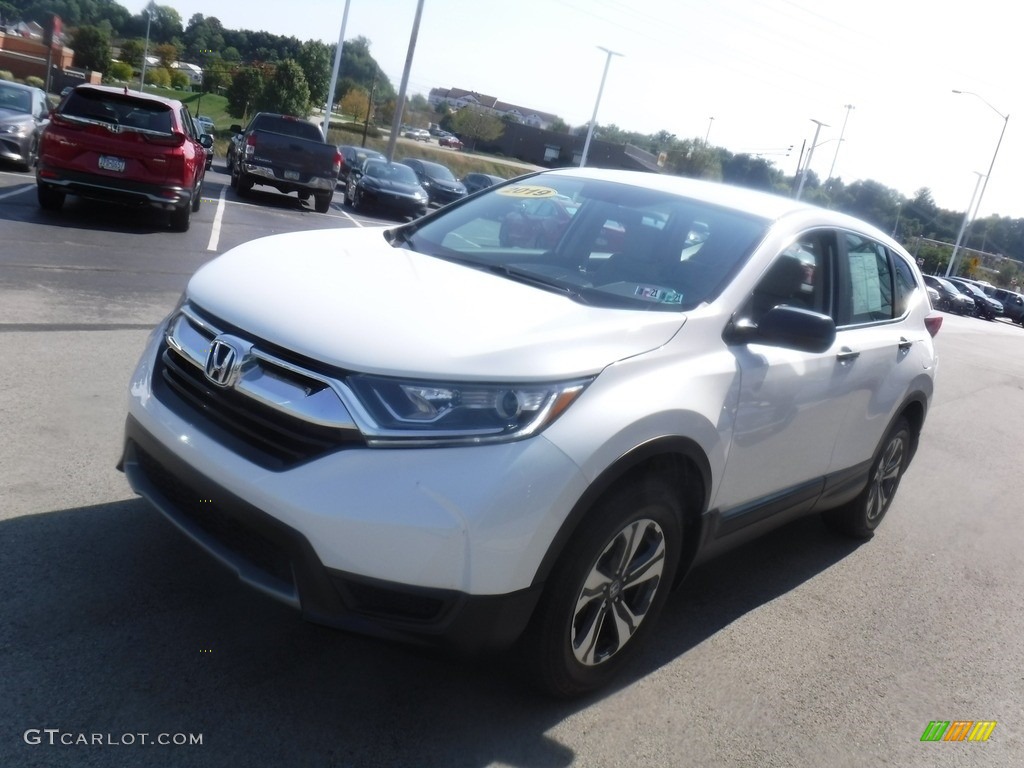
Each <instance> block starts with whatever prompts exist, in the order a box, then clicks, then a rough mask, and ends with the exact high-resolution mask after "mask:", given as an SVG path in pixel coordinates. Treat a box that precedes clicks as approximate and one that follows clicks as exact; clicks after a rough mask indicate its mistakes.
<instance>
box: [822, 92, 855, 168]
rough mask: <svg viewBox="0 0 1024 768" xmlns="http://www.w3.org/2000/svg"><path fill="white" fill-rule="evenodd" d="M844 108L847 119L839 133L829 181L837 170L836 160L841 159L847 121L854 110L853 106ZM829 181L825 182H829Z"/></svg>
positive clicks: (844, 120)
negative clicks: (840, 149)
mask: <svg viewBox="0 0 1024 768" xmlns="http://www.w3.org/2000/svg"><path fill="white" fill-rule="evenodd" d="M843 106H845V107H846V117H844V118H843V127H842V130H840V131H839V143H838V144H836V153H835V154H834V155H832V167H831V168H829V169H828V179H831V178H832V172H833V171H835V169H836V160H838V159H839V148H840V147H841V146H843V136H844V135H845V134H846V121H847V120H849V119H850V110H851V109H854V106H853V104H845V105H843ZM828 179H825V180H826V181H828Z"/></svg>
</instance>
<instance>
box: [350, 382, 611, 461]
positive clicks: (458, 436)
mask: <svg viewBox="0 0 1024 768" xmlns="http://www.w3.org/2000/svg"><path fill="white" fill-rule="evenodd" d="M591 381H592V379H574V380H572V381H565V382H555V383H547V384H513V383H509V384H501V383H490V382H488V383H478V382H451V381H413V380H405V379H391V378H385V377H382V376H368V375H355V376H352V377H351V378H349V379H347V381H346V383H347V384H348V385H349V386H350V387H351V390H352V393H353V394H354V395H355V397H356V398H357V399H358V401H359V405H360V406H362V409H361V413H357V414H356V413H354V414H353V416H355V417H356V421H357V422H358V423H359V425H360V429H361V430H362V431H363V433H364V435H365V436H366V438H367V442H368V443H369V444H370V445H385V444H392V445H393V444H402V443H404V444H416V445H423V444H435V445H438V444H446V445H450V444H461V445H467V444H477V443H493V442H506V441H510V440H519V439H522V438H525V437H529V436H531V435H535V434H537V433H538V432H540V431H541V430H542V429H544V428H545V427H547V426H548V425H549V424H551V422H553V421H554V420H555V419H557V418H558V417H559V416H560V415H561V414H562V413H563V412H564V411H565V409H566V408H568V407H569V406H570V405H571V404H572V403H573V401H574V400H576V398H577V397H579V396H580V394H581V393H582V392H583V390H584V389H586V387H587V385H588V384H589V383H590V382H591Z"/></svg>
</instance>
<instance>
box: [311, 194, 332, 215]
mask: <svg viewBox="0 0 1024 768" xmlns="http://www.w3.org/2000/svg"><path fill="white" fill-rule="evenodd" d="M331 197H332V195H331V194H330V193H327V194H326V195H317V196H316V200H315V202H314V206H315V207H316V212H317V213H327V212H328V211H329V210H331Z"/></svg>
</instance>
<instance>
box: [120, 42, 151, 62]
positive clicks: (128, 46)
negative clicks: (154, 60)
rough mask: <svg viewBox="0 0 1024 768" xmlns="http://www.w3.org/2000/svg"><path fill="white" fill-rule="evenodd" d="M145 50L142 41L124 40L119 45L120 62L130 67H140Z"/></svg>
mask: <svg viewBox="0 0 1024 768" xmlns="http://www.w3.org/2000/svg"><path fill="white" fill-rule="evenodd" d="M145 50H146V44H145V43H144V42H143V41H142V40H125V41H124V42H123V43H121V61H123V62H124V63H125V64H130V65H131V66H132V67H141V66H142V56H143V54H144V53H145Z"/></svg>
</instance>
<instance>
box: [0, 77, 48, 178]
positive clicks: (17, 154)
mask: <svg viewBox="0 0 1024 768" xmlns="http://www.w3.org/2000/svg"><path fill="white" fill-rule="evenodd" d="M49 114H50V105H49V103H48V102H47V100H46V93H45V92H44V91H43V90H42V89H41V88H33V87H32V86H30V85H22V84H20V83H11V82H8V81H6V80H4V81H0V160H3V161H6V162H11V163H14V164H15V165H17V166H18V167H19V168H21V169H22V170H23V171H28V170H31V169H32V166H34V165H35V163H36V157H37V156H38V154H39V134H40V133H42V130H43V126H44V125H45V124H46V121H47V119H48V117H49Z"/></svg>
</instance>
